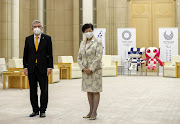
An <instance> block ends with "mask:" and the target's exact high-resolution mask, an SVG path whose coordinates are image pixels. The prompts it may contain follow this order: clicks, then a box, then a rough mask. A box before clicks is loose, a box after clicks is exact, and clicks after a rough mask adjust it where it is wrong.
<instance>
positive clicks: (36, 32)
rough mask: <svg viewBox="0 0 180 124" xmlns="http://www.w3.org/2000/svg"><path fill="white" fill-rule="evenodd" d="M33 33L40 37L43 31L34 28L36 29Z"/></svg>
mask: <svg viewBox="0 0 180 124" xmlns="http://www.w3.org/2000/svg"><path fill="white" fill-rule="evenodd" d="M33 32H34V34H36V35H39V34H40V33H41V32H42V31H41V29H39V28H38V27H37V28H34V29H33Z"/></svg>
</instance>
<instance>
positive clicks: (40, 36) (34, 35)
mask: <svg viewBox="0 0 180 124" xmlns="http://www.w3.org/2000/svg"><path fill="white" fill-rule="evenodd" d="M41 35H42V33H40V34H39V35H38V37H39V39H41ZM34 39H36V35H35V34H34Z"/></svg>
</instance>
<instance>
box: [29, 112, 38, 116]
mask: <svg viewBox="0 0 180 124" xmlns="http://www.w3.org/2000/svg"><path fill="white" fill-rule="evenodd" d="M36 115H39V112H33V113H32V114H30V115H29V117H34V116H36Z"/></svg>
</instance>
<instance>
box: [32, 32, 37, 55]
mask: <svg viewBox="0 0 180 124" xmlns="http://www.w3.org/2000/svg"><path fill="white" fill-rule="evenodd" d="M31 45H32V46H33V48H34V51H35V52H36V47H35V43H34V34H32V35H31Z"/></svg>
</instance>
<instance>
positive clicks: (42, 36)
mask: <svg viewBox="0 0 180 124" xmlns="http://www.w3.org/2000/svg"><path fill="white" fill-rule="evenodd" d="M43 40H44V34H43V33H42V34H41V39H40V42H39V46H38V50H39V49H41V46H42V42H43ZM38 50H37V52H38Z"/></svg>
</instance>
